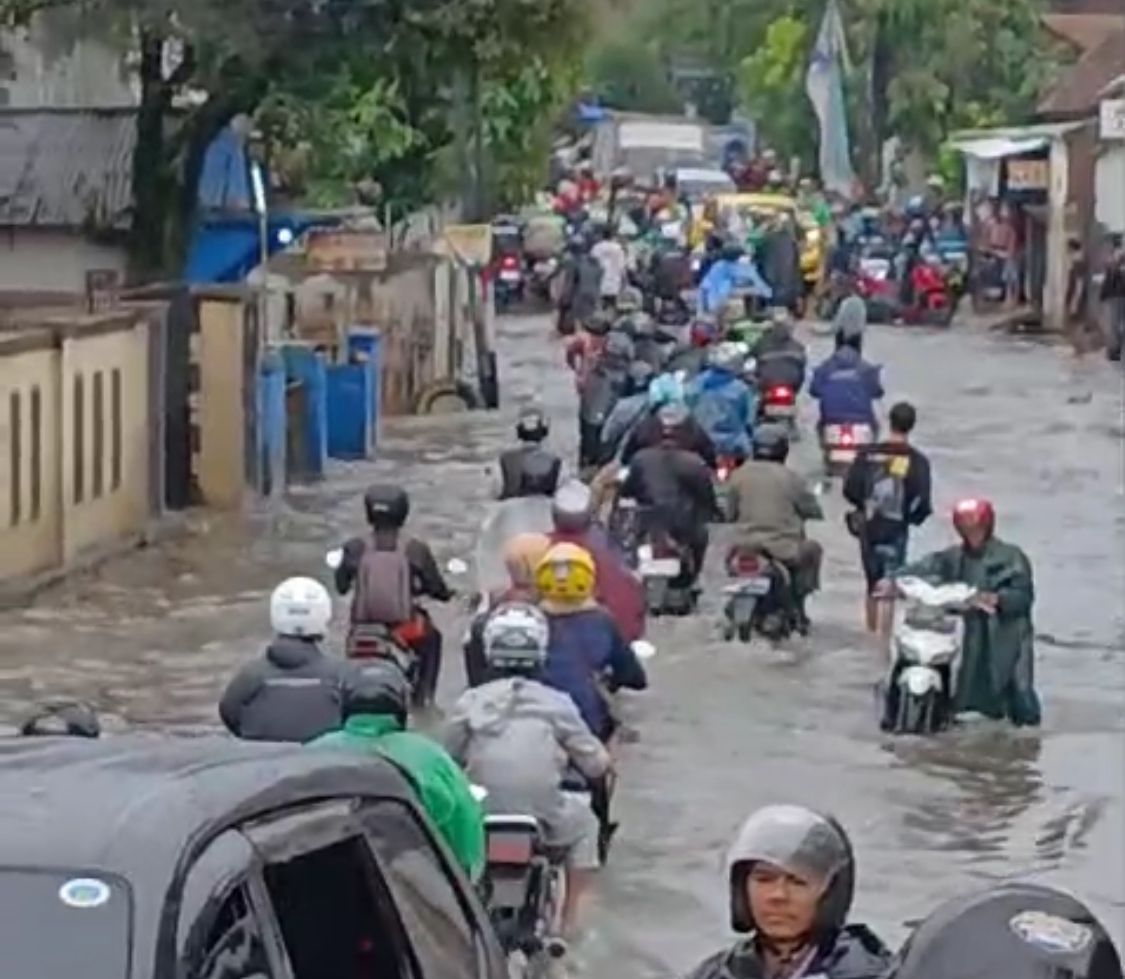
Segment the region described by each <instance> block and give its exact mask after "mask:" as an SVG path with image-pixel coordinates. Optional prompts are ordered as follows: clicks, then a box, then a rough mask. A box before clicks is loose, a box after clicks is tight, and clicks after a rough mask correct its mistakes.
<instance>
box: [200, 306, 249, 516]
mask: <svg viewBox="0 0 1125 979" xmlns="http://www.w3.org/2000/svg"><path fill="white" fill-rule="evenodd" d="M244 316H245V312H244V305H243V303H241V302H238V301H228V300H217V299H215V300H212V299H203V300H201V301H200V303H199V352H198V356H199V457H198V460H197V461H196V464H195V465H196V470H195V471H196V477H197V479H198V482H199V490H200V492H201V493H202V495H203V499H204V502H206V503H208V504H210V505H211V506H216V507H225V508H231V509H233V508H237V507H238V506H239V505H240V504H241V503H242V497H243V493H244V492H245V490H246V428H245V415H246V408H245V402H244V400H243V398H244V395H243V385H244V366H243V364H244V352H243V345H244V344H245V342H246V329H245V323H244Z"/></svg>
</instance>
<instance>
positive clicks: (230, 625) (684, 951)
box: [0, 317, 1125, 977]
mask: <svg viewBox="0 0 1125 979" xmlns="http://www.w3.org/2000/svg"><path fill="white" fill-rule="evenodd" d="M504 333H505V338H504V347H503V351H502V356H503V368H502V369H503V384H504V390H505V393H506V410H505V411H504V412H501V413H499V414H492V415H474V416H461V417H446V418H440V419H410V420H405V421H402V422H396V423H395V424H393V425H391V426H389V427H388V432H387V437H386V440H385V443H384V448H383V450H382V454H381V457H380V459H379V460H378V461H377V462H374V463H364V464H355V465H343V464H341V465H336V466H334V467H333V470H332V477H331V480H330V482H328V483H326V484H325V485H323V486H319V487H315V488H310V489H307V490H299V491H296V492H294V493H293V494H292V495H291V496H290V498H289V499H288V501H287V502H285V503H284V504H278V505H275V506H270V507H266V508H263V509H262V510H261V511H259V512H257V513H255V514H253V515H252V516H251V517H250V518H248V519H240V518H239V519H236V518H219V517H213V516H201V517H199V518H198V519H197V520H196V521H195V523H196V529H197V531H198V532H197V533H196V534H193V535H192V536H190V537H187V538H185V539H182V540H179V541H177V542H174V543H171V544H169V545H167V546H162V547H160V548H158V549H150V550H147V551H141V552H137V553H135V554H133V555H130V556H129V557H128V558H126V559H124V560H121V561H116V562H114V563H112V564H110V565H108V566H106V567H104V568H102V569H101V570H100V571H99V572H98V573H96V574H94V575H91V576H88V577H84V578H81V579H77V580H75V581H72V582H71V583H69V584H67V585H66V586H64V587H61V588H58V589H55V590H52V591H50V592H48V593H45V594H43V595H42V596H41V597H40V598H39V599H38V600H37V601H36V602H35V603H34V604H33V605H32V606H31V607H29V608H26V609H23V610H19V611H15V612H10V613H5V614H3V615H0V691H2V699H0V720H4V721H12V720H14V719H15V718H17V717H18V716H19V715H20V713H21V712H22V711H23V710H24V709H26V705H27V704H28V702H29V701H30V700H33V699H34V698H36V697H38V696H42V695H45V694H56V693H67V694H74V695H78V696H83V697H86V698H89V699H91V700H93V701H95V702H96V703H97V704H98V705H99V706H100V708H101V709H102V710H103V711H105V712H107V713H108V714H109V715H110V716H111V719H112V720H113V721H114V722H116V723H119V724H122V725H124V724H131V725H146V726H147V725H157V726H169V725H170V726H193V727H194V726H199V725H213V724H215V723H216V718H215V708H214V705H215V702H216V700H217V696H218V693H219V692H220V690H221V689H222V686H223V684H224V682H225V680H226V678H227V677H228V676H229V675H230V673H231V672H232V670H233V669H234V668H235V666H236V665H237V664H238V663H239V662H240V661H241V660H242V659H244V658H246V657H249V656H253V655H255V654H256V653H257V652H258V651H259V648H260V647H261V645H262V643H263V642H264V641H265V639H266V638H267V633H268V626H267V621H266V601H265V600H266V596H267V595H268V593H269V590H270V589H271V588H272V586H273V585H274V584H276V583H277V581H278V580H280V579H281V578H283V577H285V576H286V575H289V574H293V573H313V574H322V573H324V568H323V564H322V556H323V553H324V551H325V549H326V548H327V547H328V546H331V545H333V544H335V543H337V542H338V541H339V540H340V539H342V538H343V537H345V536H347V535H350V534H351V533H352V532H354V530H355V529H356V528H357V527H358V526H359V524H360V521H361V509H360V502H359V495H360V493H361V492H362V489H363V487H364V486H365V485H366V484H367V483H368V482H370V481H372V480H374V479H376V478H385V477H389V478H394V479H396V480H400V481H402V482H403V483H404V484H405V485H407V486H408V487H409V489H410V490H411V492H412V495H413V498H414V514H415V515H414V516H413V517H412V518H411V527H412V528H413V529H414V530H415V532H418V533H420V534H423V535H425V536H427V537H429V539H430V540H431V541H432V542H433V543H434V545H435V549H436V550H437V551H438V552H439V556H440V557H443V558H445V557H451V556H454V555H459V556H465V557H468V556H469V555H470V553H471V548H472V542H473V539H474V536H475V533H476V529H477V527H478V526H479V523H480V520H481V519H482V517H483V514H484V513H485V511H486V508H487V504H488V493H489V482H490V477H489V476H488V474H487V473H488V470H489V469H490V468H491V466H492V464H493V462H494V459H495V457H496V455H497V453H498V451H499V449H500V448H501V447H502V446H504V445H505V444H506V443H507V442H508V440H509V438H510V433H511V424H512V420H513V417H514V409H515V406H516V405H517V404H518V403H519V402H521V401H523V400H526V399H528V398H531V397H537V398H539V399H540V400H541V401H542V403H543V404H545V405H546V406H547V408H548V410H549V411H550V412H551V414H552V416H553V418H554V425H555V431H554V433H553V436H552V440H553V441H554V442H555V443H556V444H558V445H560V446H563V447H566V448H567V449H568V451H569V450H572V449H573V445H574V442H575V432H574V429H575V423H574V421H573V418H574V408H573V398H574V395H573V387H572V384H571V381H570V379H569V377H568V376H567V375H566V374H565V372H564V371H563V369H561V367H560V366H559V365H560V362H561V355H560V351H559V347H558V345H557V343H556V342H555V341H554V340H553V339H552V338H551V336H550V331H549V327H548V324H547V321H546V319H544V318H534V317H527V318H520V319H514V320H509V321H507V323H506V325H505V329H504ZM812 344H813V347H814V349H815V350H816V351H817V353H818V354H819V353H821V352H823V346H824V342H823V340H820V339H814V340H813V341H812ZM870 346H871V353H872V355H873V356H874V357H875V358H877V359H880V360H882V361H883V362H884V363H886V364H887V377H886V380H887V382H888V388H889V395H888V397H889V399H894V398H897V397H909V398H911V399H912V400H914V401H915V403H916V404H917V405H918V407H919V411H920V415H921V421H920V426H919V431H918V441H919V443H920V444H921V445H922V446H923V448H925V449H926V450H927V451H928V452H929V453H930V455H931V458H932V460H933V463H934V469H935V477H936V493H937V499H938V506H939V512H941V513H946V512H948V508H949V505H950V504H951V502H952V501H953V500H954V499H955V498H957V497H959V496H962V495H965V494H970V493H973V494H975V493H982V494H987V495H989V496H990V497H991V498H992V499H993V500H994V501H995V503H996V505H997V508H998V511H999V531H1000V533H1001V535H1002V536H1006V537H1009V538H1011V539H1013V540H1015V541H1017V542H1018V543H1020V544H1021V545H1023V546H1024V547H1025V548H1026V549H1027V550H1028V552H1029V554H1030V555H1031V557H1032V559H1033V561H1034V564H1035V570H1036V576H1037V587H1038V601H1037V606H1036V624H1037V628H1038V631H1039V633H1040V642H1039V646H1038V654H1039V655H1038V670H1039V672H1038V683H1039V687H1040V692H1041V695H1042V697H1043V701H1044V711H1045V724H1044V727H1043V729H1042V730H1041V731H1040V732H1037V733H1030V732H1016V731H1012V730H1009V729H1007V728H1005V727H1003V726H1000V725H991V724H983V725H974V726H971V727H969V728H967V729H964V730H961V731H958V732H955V733H951V734H949V735H946V736H943V737H940V738H936V739H933V740H926V741H921V740H897V741H896V740H893V739H888V738H886V737H885V736H882V735H880V733H879V732H878V730H877V726H876V722H875V701H874V696H873V691H872V687H873V684H874V682H875V681H876V679H878V677H879V675H880V672H881V669H882V663H881V660H880V657H879V655H878V654H877V653H876V652H874V651H873V650H872V649H871V647H870V646H869V644H868V641H867V640H866V638H865V636H864V635H863V633H862V631H861V629H860V595H861V588H862V585H861V576H860V573H859V568H858V561H857V557H856V554H855V551H854V541H852V540H851V538H849V537H848V536H847V534H846V532H845V531H844V529H843V527H842V523H841V517H842V511H843V508H842V505H841V503H840V500H839V499H838V498H832V499H830V500H829V501H828V503H827V506H828V509H829V519H828V521H827V522H826V524H825V525H824V526H823V527H822V528H819V529H818V531H817V533H818V536H820V538H821V539H822V540H823V541H824V543H825V544H826V547H827V552H828V554H827V566H826V588H825V591H824V592H823V593H822V594H821V595H820V596H818V598H817V599H816V600H815V603H814V604H813V605H812V614H813V616H814V619H815V622H816V626H817V628H816V631H815V633H814V636H813V637H812V638H811V639H810V640H809V641H808V642H807V643H797V644H794V645H793V646H792V647H791V648H790V649H789V650H787V651H786V652H785V653H782V654H779V653H774V652H771V651H770V650H769V649H768V648H766V647H763V646H752V647H749V648H746V647H742V646H738V645H728V644H725V643H723V642H722V641H721V640H720V639H719V637H718V630H717V625H716V620H717V616H718V609H717V602H716V601H715V598H714V596H713V595H712V596H710V597H709V598H707V599H706V600H705V602H704V605H703V610H702V612H701V614H700V615H699V616H698V617H696V618H694V619H691V620H685V621H676V622H661V623H659V624H658V625H657V626H656V627H655V629H654V630H653V632H654V638H655V640H656V641H657V643H658V645H659V647H660V651H661V652H660V657H659V660H658V661H657V662H656V663H655V664H654V665H653V667H652V672H653V677H654V682H653V689H652V691H651V692H650V693H648V694H646V695H643V696H639V697H636V698H634V699H633V701H632V702H631V703H630V710H631V712H632V713H633V714H634V715H635V717H636V724H637V726H638V727H639V729H640V731H641V739H640V741H639V742H638V743H637V744H636V745H633V746H630V747H629V748H628V749H626V753H625V757H624V761H623V764H622V768H623V780H622V783H621V792H620V796H619V803H618V804H619V806H620V811H621V814H622V817H623V822H624V828H623V830H622V833H621V834H620V836H619V837H618V843H617V845H616V848H615V851H614V853H613V855H612V858H611V864H610V866H609V867H608V868H607V871H606V873H605V874H604V877H603V881H602V886H601V895H602V902H601V910H599V912H598V914H597V917H596V919H595V921H594V923H593V929H592V934H591V936H590V939H589V941H588V943H587V945H586V947H585V948H583V949H582V950H581V951H580V954H579V958H580V960H581V961H582V962H584V963H585V966H586V970H585V971H588V972H589V973H590V974H593V975H599V974H603V973H604V972H605V967H607V966H608V964H609V963H610V962H612V964H613V967H614V968H613V971H614V974H616V975H621V976H624V977H641V976H649V975H652V976H657V975H662V976H666V975H669V974H675V973H677V972H679V971H682V970H683V969H685V968H687V967H688V966H690V965H692V964H694V962H695V961H696V960H697V959H699V958H700V957H702V956H703V955H704V954H706V953H708V952H709V951H711V950H713V948H714V947H717V946H718V945H719V944H720V943H722V942H724V941H725V940H726V939H727V932H726V909H725V906H724V900H725V887H724V884H723V880H722V873H721V861H722V855H723V850H724V848H725V846H726V843H727V841H728V840H729V838H730V836H731V835H732V833H733V831H734V829H735V827H736V826H737V825H738V823H739V821H740V820H741V819H742V818H743V817H744V815H745V814H746V813H747V812H748V811H749V810H750V809H752V808H753V807H755V806H758V805H761V804H764V803H768V802H775V801H785V800H793V801H800V802H806V803H810V804H813V805H816V806H819V807H823V808H826V809H830V810H832V811H834V812H835V813H836V814H837V815H838V816H839V817H840V818H841V819H842V820H843V822H844V823H845V825H846V826H847V827H848V829H849V830H850V831H851V833H852V835H853V839H854V841H855V843H856V847H857V851H858V854H859V859H860V880H859V891H858V900H857V907H856V915H857V917H859V918H863V919H866V920H868V921H870V922H871V923H872V924H873V925H875V926H876V927H877V929H879V930H880V931H881V932H883V933H884V934H885V935H886V937H887V938H888V940H891V941H894V940H897V939H898V938H900V937H901V936H902V935H903V934H904V931H905V928H906V926H907V924H908V922H910V921H911V920H913V919H916V918H918V917H921V916H923V915H924V914H925V913H926V912H927V911H929V910H930V909H931V908H932V907H933V906H934V905H935V904H936V903H937V902H939V901H940V900H941V899H943V898H945V897H947V896H949V895H951V894H954V893H956V892H958V891H961V890H965V889H968V888H972V887H974V886H979V885H982V884H985V883H987V882H989V881H995V880H999V879H1009V878H1013V877H1034V878H1035V879H1038V880H1044V881H1047V882H1050V883H1054V884H1058V885H1061V886H1064V887H1068V888H1071V889H1073V890H1074V891H1076V892H1077V893H1079V894H1080V895H1082V896H1084V897H1085V898H1087V899H1088V900H1090V901H1091V902H1092V903H1093V904H1094V906H1095V907H1096V909H1097V910H1098V911H1099V913H1101V914H1102V915H1104V917H1105V919H1106V921H1107V924H1109V926H1110V928H1111V930H1112V931H1113V933H1114V935H1115V937H1116V938H1117V939H1118V941H1119V942H1120V941H1121V940H1122V938H1123V937H1125V842H1123V841H1125V806H1123V801H1125V648H1123V647H1125V639H1123V635H1125V611H1123V605H1125V603H1123V599H1122V596H1123V595H1125V507H1123V505H1122V503H1123V501H1122V494H1121V487H1122V455H1121V451H1122V404H1121V375H1120V372H1119V371H1117V372H1115V370H1114V368H1113V366H1112V365H1108V364H1106V363H1104V362H1103V361H1101V360H1098V359H1094V358H1091V359H1088V360H1086V361H1083V362H1077V361H1074V360H1073V359H1072V358H1071V357H1070V356H1069V355H1068V354H1066V353H1064V352H1061V351H1059V350H1056V349H1051V348H1048V347H1044V346H1042V345H1036V344H1030V343H1025V342H1021V341H1017V340H1012V339H1009V338H997V337H991V336H986V335H981V334H977V333H972V332H969V331H958V332H953V333H949V334H925V333H912V332H907V331H902V330H897V331H896V330H891V329H886V330H875V331H873V336H872V338H871V340H870ZM797 456H798V457H797V460H796V461H795V465H797V466H798V467H804V468H807V469H808V470H809V471H810V472H811V470H812V468H813V458H812V456H813V452H812V447H811V445H810V444H809V443H807V442H806V443H804V444H803V445H802V446H800V447H799V449H798V452H797ZM948 537H949V534H948V527H947V524H946V521H945V519H944V517H941V518H937V519H935V520H933V521H931V524H930V525H929V526H928V527H926V528H925V529H924V532H923V533H921V534H920V535H919V536H918V539H917V540H916V541H915V542H914V545H913V548H914V550H915V551H919V550H921V549H923V548H925V547H928V546H936V545H939V544H942V543H945V542H946V541H947V539H948ZM716 539H717V541H718V542H719V543H720V544H721V541H722V539H723V531H722V530H721V529H720V530H719V531H718V533H717V534H716ZM342 608H343V607H342V606H341V611H342ZM437 617H438V620H439V622H441V623H442V624H443V625H444V626H445V627H446V631H447V637H448V639H449V642H448V645H447V648H448V649H449V651H450V653H451V655H450V656H449V659H448V660H447V662H448V663H449V664H450V668H449V669H447V671H446V674H445V677H444V682H443V686H444V699H445V700H447V701H448V700H449V699H450V698H452V697H454V696H455V695H456V692H457V689H458V688H459V686H460V683H461V680H460V669H459V666H458V665H457V663H458V660H459V656H458V655H457V650H456V644H457V641H458V639H459V636H460V632H461V628H462V627H463V623H464V619H465V611H464V609H463V608H461V607H456V608H454V607H451V608H449V609H440V610H439V611H438V614H437Z"/></svg>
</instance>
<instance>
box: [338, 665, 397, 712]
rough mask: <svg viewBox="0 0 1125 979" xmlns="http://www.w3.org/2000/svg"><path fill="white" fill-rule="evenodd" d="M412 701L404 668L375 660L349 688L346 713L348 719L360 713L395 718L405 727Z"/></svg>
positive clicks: (345, 693) (346, 691)
mask: <svg viewBox="0 0 1125 979" xmlns="http://www.w3.org/2000/svg"><path fill="white" fill-rule="evenodd" d="M409 703H410V683H409V681H408V680H407V679H406V675H405V674H404V673H403V672H402V670H400V669H399V668H398V667H397V666H395V665H394V664H393V663H389V662H386V661H381V660H372V661H370V663H369V664H368V665H367V666H365V667H364V668H363V669H362V670H360V672H359V676H358V677H357V678H356V679H355V680H353V681H352V683H351V684H350V686H348V687H347V689H345V691H344V706H343V715H344V719H345V720H346V719H347V718H349V717H352V716H354V715H356V714H376V715H379V716H385V717H393V718H394V719H395V720H396V721H397V722H398V724H399V726H400V727H405V726H406V714H407V705H408V704H409Z"/></svg>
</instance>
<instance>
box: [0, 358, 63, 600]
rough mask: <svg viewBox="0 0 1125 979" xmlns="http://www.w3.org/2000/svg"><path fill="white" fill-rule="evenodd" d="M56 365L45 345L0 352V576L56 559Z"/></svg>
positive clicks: (42, 568) (51, 563)
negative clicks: (14, 454)
mask: <svg viewBox="0 0 1125 979" xmlns="http://www.w3.org/2000/svg"><path fill="white" fill-rule="evenodd" d="M58 369H59V352H58V350H57V349H53V348H50V347H48V348H46V349H39V350H31V351H28V352H26V353H17V354H14V355H11V356H5V355H3V354H2V353H0V580H5V579H9V578H18V577H20V576H22V575H30V574H36V573H38V572H40V571H46V570H48V569H49V568H52V567H55V566H57V565H58V564H59V563H60V561H61V557H62V553H61V544H62V538H61V532H60V530H61V520H60V517H61V514H60V506H59V501H60V496H59V470H58V446H59V433H58V422H59V418H58ZM16 405H18V407H16V408H15V411H13V407H14V406H16ZM36 405H37V406H38V407H36ZM37 413H38V419H36V417H35V416H36V414H37ZM36 420H38V425H36V424H35V422H36ZM13 451H16V452H18V458H15V457H13Z"/></svg>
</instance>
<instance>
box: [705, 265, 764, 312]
mask: <svg viewBox="0 0 1125 979" xmlns="http://www.w3.org/2000/svg"><path fill="white" fill-rule="evenodd" d="M735 289H745V290H746V291H748V292H749V293H751V294H752V295H755V296H759V297H761V298H762V299H769V298H770V297H771V296H772V295H773V290H772V289H771V288H770V286H769V283H768V282H766V280H765V279H763V278H762V274H761V273H760V272H759V271H758V267H757V266H756V265H755V264H754V263H753V262H732V261H731V260H730V259H729V258H720V259H719V260H718V261H717V262H715V263H714V264H713V265H712V266H711V267H710V268H709V269H708V270H707V274H706V275H705V276H704V277H703V281H702V282H700V283H699V308H700V311H701V312H703V313H718V312H719V311H720V310H721V309H722V308H723V306H725V305H726V302H727V300H728V299H730V297H731V294H732V293H733V292H734V290H735Z"/></svg>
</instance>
